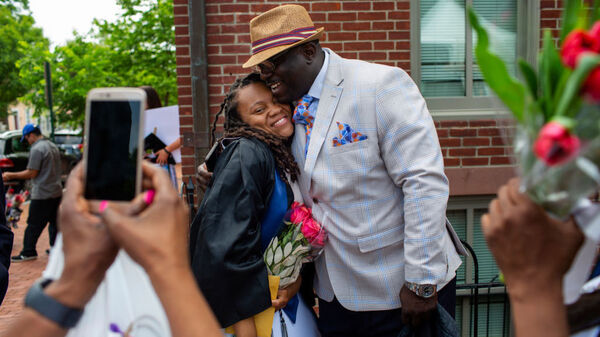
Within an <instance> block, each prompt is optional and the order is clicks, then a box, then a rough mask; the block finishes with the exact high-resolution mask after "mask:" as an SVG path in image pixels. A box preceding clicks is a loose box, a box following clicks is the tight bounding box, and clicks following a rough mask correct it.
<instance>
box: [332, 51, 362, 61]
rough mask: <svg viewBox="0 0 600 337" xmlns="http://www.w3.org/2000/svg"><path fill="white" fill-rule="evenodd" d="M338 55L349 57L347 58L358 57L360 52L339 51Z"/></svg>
mask: <svg viewBox="0 0 600 337" xmlns="http://www.w3.org/2000/svg"><path fill="white" fill-rule="evenodd" d="M337 54H338V55H340V56H341V57H343V58H347V59H354V60H355V59H358V53H356V52H351V53H349V52H339V53H337Z"/></svg>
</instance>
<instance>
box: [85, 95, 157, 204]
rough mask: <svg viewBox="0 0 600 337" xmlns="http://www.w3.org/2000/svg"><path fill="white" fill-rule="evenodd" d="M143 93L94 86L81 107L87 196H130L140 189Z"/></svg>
mask: <svg viewBox="0 0 600 337" xmlns="http://www.w3.org/2000/svg"><path fill="white" fill-rule="evenodd" d="M145 109H146V93H145V92H144V90H142V89H137V88H96V89H92V90H90V92H89V93H88V95H87V100H86V108H85V140H84V142H85V143H84V171H85V192H84V196H85V198H86V199H89V200H113V201H129V200H132V199H133V198H134V197H135V196H136V195H137V194H139V193H140V192H141V189H142V154H143V150H144V137H143V127H144V111H145Z"/></svg>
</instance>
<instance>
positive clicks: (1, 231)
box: [0, 181, 14, 305]
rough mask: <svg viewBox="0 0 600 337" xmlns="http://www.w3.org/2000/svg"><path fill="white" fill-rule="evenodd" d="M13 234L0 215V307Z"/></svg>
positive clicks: (0, 193) (0, 202)
mask: <svg viewBox="0 0 600 337" xmlns="http://www.w3.org/2000/svg"><path fill="white" fill-rule="evenodd" d="M0 209H6V196H5V194H4V182H3V181H0ZM13 238H14V234H13V232H12V231H11V230H10V228H9V227H8V225H7V223H6V216H5V215H4V212H2V214H0V305H1V304H2V301H3V300H4V295H6V290H7V289H8V268H9V267H10V253H11V252H12V247H13Z"/></svg>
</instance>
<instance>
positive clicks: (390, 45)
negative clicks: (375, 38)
mask: <svg viewBox="0 0 600 337" xmlns="http://www.w3.org/2000/svg"><path fill="white" fill-rule="evenodd" d="M373 49H374V50H392V49H394V42H391V41H389V42H373Z"/></svg>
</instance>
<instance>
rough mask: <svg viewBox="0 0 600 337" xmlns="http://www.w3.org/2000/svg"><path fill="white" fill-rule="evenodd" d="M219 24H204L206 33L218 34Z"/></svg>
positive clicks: (219, 31)
mask: <svg viewBox="0 0 600 337" xmlns="http://www.w3.org/2000/svg"><path fill="white" fill-rule="evenodd" d="M220 33H221V26H216V25H208V26H206V34H220Z"/></svg>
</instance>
